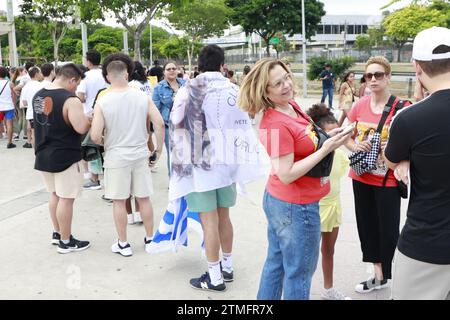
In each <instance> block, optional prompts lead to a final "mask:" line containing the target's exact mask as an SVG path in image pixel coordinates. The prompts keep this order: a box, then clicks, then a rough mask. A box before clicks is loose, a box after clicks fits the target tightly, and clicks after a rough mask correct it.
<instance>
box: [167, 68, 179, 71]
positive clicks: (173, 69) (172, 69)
mask: <svg viewBox="0 0 450 320" xmlns="http://www.w3.org/2000/svg"><path fill="white" fill-rule="evenodd" d="M175 70H177V68H167V69H166V71H175Z"/></svg>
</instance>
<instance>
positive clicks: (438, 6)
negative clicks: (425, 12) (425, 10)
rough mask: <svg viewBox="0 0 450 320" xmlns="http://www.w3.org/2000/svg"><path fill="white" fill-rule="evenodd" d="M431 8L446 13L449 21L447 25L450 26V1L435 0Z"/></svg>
mask: <svg viewBox="0 0 450 320" xmlns="http://www.w3.org/2000/svg"><path fill="white" fill-rule="evenodd" d="M429 8H430V9H434V10H438V11H440V12H442V13H443V14H445V16H446V21H447V25H446V27H447V28H450V2H449V1H448V0H434V1H433V2H432V3H431V5H430V6H429Z"/></svg>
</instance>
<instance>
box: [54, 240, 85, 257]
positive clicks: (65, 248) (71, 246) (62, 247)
mask: <svg viewBox="0 0 450 320" xmlns="http://www.w3.org/2000/svg"><path fill="white" fill-rule="evenodd" d="M89 246H90V243H89V241H80V240H77V239H75V238H74V237H72V236H70V241H69V243H68V244H64V242H62V241H61V240H60V241H59V244H58V249H57V250H58V252H59V253H69V252H73V251H83V250H86V249H87V248H89Z"/></svg>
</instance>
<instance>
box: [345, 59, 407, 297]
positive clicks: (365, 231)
mask: <svg viewBox="0 0 450 320" xmlns="http://www.w3.org/2000/svg"><path fill="white" fill-rule="evenodd" d="M364 77H365V79H366V83H367V86H368V87H369V88H370V90H371V91H372V94H371V95H370V96H366V97H363V98H361V99H360V100H358V102H356V104H355V105H354V106H353V108H352V109H351V110H350V112H349V113H348V114H347V118H348V119H349V122H350V123H353V122H356V123H357V126H356V129H357V135H356V138H355V140H350V141H348V143H347V144H346V146H347V147H348V148H349V149H350V150H352V151H354V152H355V151H370V149H371V143H370V140H371V139H372V135H373V134H374V133H375V131H376V129H377V127H378V123H379V122H380V119H381V116H382V114H383V109H384V106H385V105H386V103H387V102H388V100H389V97H390V96H391V93H390V92H389V80H390V77H391V66H390V64H389V62H388V61H387V60H386V58H384V57H371V58H370V59H369V60H367V63H366V70H365V74H364ZM399 100H400V99H398V98H396V99H395V102H394V107H395V106H396V104H397V103H398V102H399ZM409 104H410V103H406V104H405V106H406V105H409ZM394 110H395V108H392V109H391V113H390V114H389V116H388V118H387V120H386V122H385V125H384V127H383V130H382V132H381V150H380V152H379V155H378V161H377V168H376V169H375V170H373V171H371V172H369V173H364V174H362V175H360V176H358V175H357V174H356V172H355V171H354V170H350V178H352V179H353V193H354V199H355V212H356V222H357V226H358V234H359V239H360V242H361V250H362V253H363V261H364V262H371V263H373V264H374V269H375V275H374V276H372V277H370V278H369V279H368V280H366V281H363V282H361V283H359V284H357V285H356V287H355V290H356V291H357V292H359V293H366V292H370V291H372V290H374V289H383V288H386V287H387V286H388V279H390V278H391V265H392V258H393V256H394V251H395V247H396V246H397V240H398V236H399V224H400V193H399V192H398V189H397V180H396V179H395V177H394V174H393V173H392V171H390V172H388V168H387V166H386V163H385V160H384V148H385V146H386V143H387V140H388V137H389V127H390V123H391V121H392V118H393V116H394ZM385 177H386V181H384V180H385Z"/></svg>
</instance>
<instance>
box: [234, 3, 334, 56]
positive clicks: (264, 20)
mask: <svg viewBox="0 0 450 320" xmlns="http://www.w3.org/2000/svg"><path fill="white" fill-rule="evenodd" d="M226 3H227V4H228V6H229V7H231V8H232V9H233V13H232V15H231V22H232V23H233V24H234V25H240V26H242V28H243V29H244V31H245V32H246V33H247V34H251V33H253V32H254V33H256V34H258V35H259V36H260V37H261V38H262V39H263V40H264V42H265V43H266V53H267V56H269V55H270V51H269V48H270V39H272V38H273V37H274V36H275V34H276V33H277V32H282V33H287V34H289V35H291V36H292V35H293V34H294V33H300V32H302V31H303V30H302V14H301V0H283V1H272V0H227V1H226ZM323 6H324V5H323V3H322V2H320V1H318V0H305V24H306V26H305V27H306V38H307V39H309V38H310V37H311V36H313V35H315V31H316V30H317V25H318V24H319V23H320V20H321V18H322V16H323V15H325V11H324V9H323Z"/></svg>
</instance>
